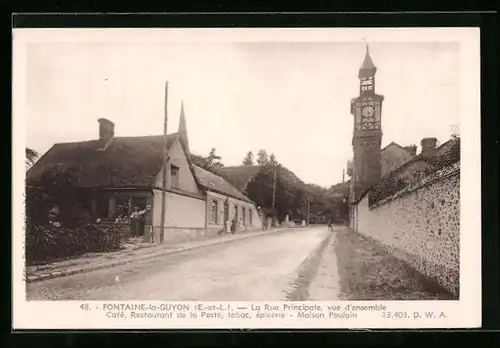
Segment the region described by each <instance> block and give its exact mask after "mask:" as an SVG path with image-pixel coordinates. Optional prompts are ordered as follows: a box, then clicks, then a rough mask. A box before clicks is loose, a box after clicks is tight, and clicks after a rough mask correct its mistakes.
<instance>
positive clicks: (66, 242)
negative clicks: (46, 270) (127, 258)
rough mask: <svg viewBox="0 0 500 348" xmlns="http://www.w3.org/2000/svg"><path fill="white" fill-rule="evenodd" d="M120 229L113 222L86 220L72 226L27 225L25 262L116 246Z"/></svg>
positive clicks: (104, 249) (111, 249)
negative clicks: (86, 222)
mask: <svg viewBox="0 0 500 348" xmlns="http://www.w3.org/2000/svg"><path fill="white" fill-rule="evenodd" d="M122 233H123V231H122V229H121V228H120V226H113V225H94V224H88V225H85V226H83V227H77V228H72V229H69V228H65V227H53V226H42V225H31V226H27V230H26V263H27V264H37V263H45V262H50V261H54V260H57V259H63V258H68V257H72V256H77V255H81V254H83V253H86V252H109V251H115V250H119V249H120V247H121V243H120V242H121V237H122Z"/></svg>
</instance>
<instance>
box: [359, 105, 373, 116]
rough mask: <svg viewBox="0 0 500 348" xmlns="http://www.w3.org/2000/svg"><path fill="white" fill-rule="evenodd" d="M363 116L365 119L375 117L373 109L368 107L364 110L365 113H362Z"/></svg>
mask: <svg viewBox="0 0 500 348" xmlns="http://www.w3.org/2000/svg"><path fill="white" fill-rule="evenodd" d="M361 113H362V114H363V117H372V116H373V108H372V107H371V106H367V107H365V108H363V111H361Z"/></svg>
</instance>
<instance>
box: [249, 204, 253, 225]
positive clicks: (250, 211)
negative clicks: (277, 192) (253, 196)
mask: <svg viewBox="0 0 500 348" xmlns="http://www.w3.org/2000/svg"><path fill="white" fill-rule="evenodd" d="M252 214H253V212H252V209H251V208H249V209H248V220H249V222H250V226H252Z"/></svg>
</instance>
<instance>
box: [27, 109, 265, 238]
mask: <svg viewBox="0 0 500 348" xmlns="http://www.w3.org/2000/svg"><path fill="white" fill-rule="evenodd" d="M114 133H115V132H114V124H113V122H111V121H109V120H107V119H99V139H96V140H90V141H84V142H75V143H63V144H55V145H54V146H52V148H51V149H50V150H49V151H48V152H47V153H45V154H44V155H43V156H42V157H41V158H40V159H39V161H38V162H36V163H35V164H34V165H33V166H32V167H31V168H30V169H29V171H28V173H27V181H26V183H27V187H28V188H30V187H37V186H38V185H40V183H41V182H42V181H43V180H47V178H50V177H52V176H54V175H56V174H57V173H61V172H64V173H68V174H69V175H70V177H71V185H72V187H74V188H75V189H77V190H78V197H79V198H80V199H81V204H82V205H83V207H84V208H85V209H87V210H88V211H89V212H90V214H91V215H92V216H93V218H94V219H95V220H96V221H101V222H109V223H113V222H115V221H121V220H122V218H123V219H124V218H126V217H130V215H131V213H132V212H133V211H134V208H135V207H137V208H138V210H139V211H144V210H145V211H147V212H146V219H145V226H144V228H141V229H140V230H139V232H138V234H139V235H144V236H145V237H146V238H147V239H148V240H151V239H153V240H155V241H158V240H159V235H160V229H161V225H162V222H161V219H162V214H161V209H162V206H163V204H162V192H163V180H162V179H163V178H162V175H163V167H164V166H163V165H162V163H163V147H164V145H165V138H164V136H162V135H159V136H139V137H116V136H115V135H114ZM166 140H167V141H166V146H167V149H166V150H167V161H166V163H167V167H166V168H167V184H166V189H165V191H166V203H165V205H164V206H165V221H164V226H165V227H164V238H165V241H172V240H187V239H193V238H197V237H205V236H209V235H213V234H215V233H217V232H220V231H221V230H223V229H224V228H226V226H227V223H226V222H227V221H232V220H233V219H236V221H238V222H239V226H240V227H239V229H240V230H241V229H243V230H247V229H260V228H261V220H260V218H259V215H258V211H257V207H256V206H255V204H254V203H253V202H252V201H251V200H250V199H249V198H248V197H246V196H245V195H244V194H242V193H241V192H240V191H239V190H238V189H237V188H235V187H234V186H233V185H231V184H230V183H228V182H227V181H226V180H225V179H224V178H222V177H221V176H218V175H216V174H214V173H211V172H208V171H206V170H204V169H202V168H200V167H198V166H195V165H193V164H192V163H191V160H190V155H189V144H188V137H187V128H186V120H185V115H184V107H182V108H181V116H180V122H179V130H178V132H177V133H173V134H169V135H168V136H167V139H166Z"/></svg>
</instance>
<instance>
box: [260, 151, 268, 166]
mask: <svg viewBox="0 0 500 348" xmlns="http://www.w3.org/2000/svg"><path fill="white" fill-rule="evenodd" d="M268 163H269V157H268V155H267V152H266V150H264V149H260V150H259V152H258V153H257V164H258V165H259V166H261V167H263V166H265V165H267V164H268Z"/></svg>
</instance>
